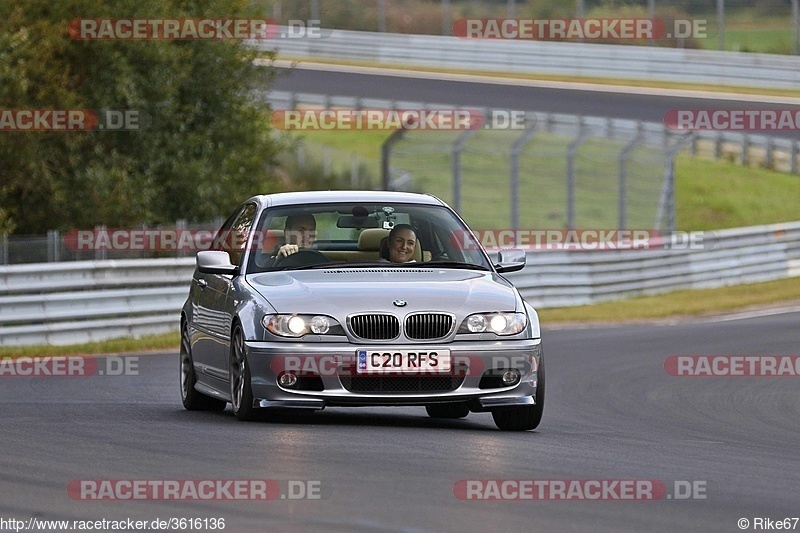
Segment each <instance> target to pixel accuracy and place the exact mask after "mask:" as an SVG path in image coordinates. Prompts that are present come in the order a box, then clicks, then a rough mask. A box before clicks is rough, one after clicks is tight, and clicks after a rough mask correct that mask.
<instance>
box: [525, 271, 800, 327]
mask: <svg viewBox="0 0 800 533" xmlns="http://www.w3.org/2000/svg"><path fill="white" fill-rule="evenodd" d="M798 300H800V277H795V278H788V279H781V280H776V281H767V282H763V283H749V284H746V285H736V286H733V287H718V288H714V289H689V290H681V291H675V292H670V293H667V294H660V295H655V296H638V297H633V298H627V299H625V300H614V301H610V302H604V303H599V304H594V305H584V306H579V307H559V308H551V309H542V310H540V311H539V318H540V319H541V321H542V324H545V325H546V324H553V323H563V322H631V321H638V320H653V319H664V318H673V317H697V316H701V315H711V314H724V313H727V312H732V311H738V310H742V309H748V308H753V307H766V306H770V307H772V306H775V307H778V306H779V304H781V303H783V304H788V303H792V302H797V301H798Z"/></svg>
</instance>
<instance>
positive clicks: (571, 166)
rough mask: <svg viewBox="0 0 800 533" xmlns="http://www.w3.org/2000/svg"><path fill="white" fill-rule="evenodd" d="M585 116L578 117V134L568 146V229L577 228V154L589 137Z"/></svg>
mask: <svg viewBox="0 0 800 533" xmlns="http://www.w3.org/2000/svg"><path fill="white" fill-rule="evenodd" d="M583 126H584V124H583V116H580V117H578V136H577V137H575V138H574V139H573V140H572V142H570V143H569V145H568V146H567V229H575V155H576V154H577V152H578V148H580V146H581V144H583V142H584V141H585V140H586V139H587V135H586V132H585V131H584V127H583Z"/></svg>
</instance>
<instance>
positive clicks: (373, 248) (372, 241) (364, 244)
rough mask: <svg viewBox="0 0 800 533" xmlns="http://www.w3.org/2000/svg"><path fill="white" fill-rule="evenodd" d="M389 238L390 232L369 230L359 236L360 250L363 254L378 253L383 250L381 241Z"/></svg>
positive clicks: (376, 229) (375, 229)
mask: <svg viewBox="0 0 800 533" xmlns="http://www.w3.org/2000/svg"><path fill="white" fill-rule="evenodd" d="M388 236H389V230H388V229H383V228H368V229H365V230H362V231H361V235H359V236H358V249H359V250H360V251H362V252H377V251H379V250H380V249H381V239H383V238H384V237H388Z"/></svg>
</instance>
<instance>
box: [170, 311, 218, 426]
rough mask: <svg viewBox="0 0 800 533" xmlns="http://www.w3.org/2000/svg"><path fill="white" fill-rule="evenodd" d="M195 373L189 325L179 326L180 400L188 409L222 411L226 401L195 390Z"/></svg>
mask: <svg viewBox="0 0 800 533" xmlns="http://www.w3.org/2000/svg"><path fill="white" fill-rule="evenodd" d="M196 384H197V374H195V372H194V362H193V361H192V342H191V339H190V338H189V326H188V325H187V324H186V323H184V324H183V325H182V326H181V400H182V401H183V407H184V408H186V409H187V410H188V411H222V410H224V409H225V406H226V405H228V402H224V401H222V400H218V399H216V398H212V397H210V396H206V395H205V394H203V393H202V392H198V391H197V390H195V388H194V386H195V385H196Z"/></svg>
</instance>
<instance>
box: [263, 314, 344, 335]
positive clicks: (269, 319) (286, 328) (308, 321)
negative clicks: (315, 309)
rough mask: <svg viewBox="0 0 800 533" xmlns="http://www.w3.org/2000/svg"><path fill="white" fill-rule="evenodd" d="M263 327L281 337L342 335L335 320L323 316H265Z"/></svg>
mask: <svg viewBox="0 0 800 533" xmlns="http://www.w3.org/2000/svg"><path fill="white" fill-rule="evenodd" d="M262 323H263V324H264V327H265V328H267V329H268V330H269V331H270V332H272V333H274V334H275V335H278V336H281V337H302V336H303V335H307V334H309V333H313V334H316V335H344V330H343V329H342V326H341V325H340V324H339V322H337V321H336V319H334V318H331V317H329V316H325V315H267V316H265V317H264V319H263V320H262Z"/></svg>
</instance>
